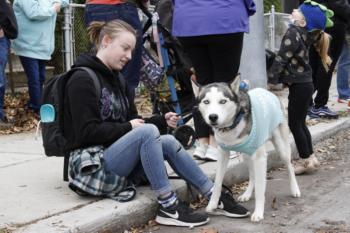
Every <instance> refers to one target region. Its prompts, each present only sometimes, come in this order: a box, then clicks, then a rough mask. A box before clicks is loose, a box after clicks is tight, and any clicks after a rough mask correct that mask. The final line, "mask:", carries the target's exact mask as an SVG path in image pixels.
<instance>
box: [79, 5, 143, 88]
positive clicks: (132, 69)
mask: <svg viewBox="0 0 350 233" xmlns="http://www.w3.org/2000/svg"><path fill="white" fill-rule="evenodd" d="M114 19H120V20H123V21H125V22H127V23H128V24H130V25H131V26H132V27H133V28H134V29H135V30H137V41H136V46H135V50H134V52H133V56H132V59H131V60H130V61H129V62H128V64H126V66H125V67H124V68H123V70H122V73H123V75H124V78H125V80H126V81H127V83H128V86H129V88H130V90H132V92H134V91H135V88H136V87H137V86H138V84H139V80H140V69H141V48H142V25H141V22H140V18H139V15H138V12H137V8H136V6H135V5H133V4H131V3H122V4H115V5H104V4H86V8H85V24H86V25H89V24H90V23H91V22H92V21H105V22H108V21H111V20H114Z"/></svg>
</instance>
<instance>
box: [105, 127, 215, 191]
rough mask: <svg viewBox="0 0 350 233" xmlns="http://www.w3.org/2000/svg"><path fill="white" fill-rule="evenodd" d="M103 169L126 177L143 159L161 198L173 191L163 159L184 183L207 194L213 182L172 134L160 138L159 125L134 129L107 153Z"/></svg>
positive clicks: (144, 166)
mask: <svg viewBox="0 0 350 233" xmlns="http://www.w3.org/2000/svg"><path fill="white" fill-rule="evenodd" d="M103 157H104V168H105V169H106V170H107V171H110V172H113V173H115V174H117V175H119V176H125V177H127V176H128V175H129V174H130V173H131V171H132V170H133V169H134V168H135V167H136V165H137V164H138V163H139V161H140V160H141V164H142V167H143V169H144V171H145V174H146V176H147V178H148V180H149V182H150V184H151V188H152V189H153V190H154V191H155V192H156V194H157V195H158V196H161V195H164V194H167V193H169V192H171V191H172V188H171V186H170V183H169V180H168V175H167V171H166V167H165V164H164V160H166V161H167V162H168V163H169V165H170V166H171V168H172V169H173V170H174V171H175V172H176V173H177V174H178V175H179V176H180V177H181V178H183V179H184V180H186V181H187V182H189V183H190V184H191V185H193V186H194V187H195V188H197V189H198V190H199V191H200V192H201V193H202V194H206V193H208V192H209V191H210V189H211V188H212V187H213V182H212V181H211V180H210V179H209V178H208V177H207V176H206V175H205V174H204V173H203V171H202V170H201V169H200V168H199V167H198V165H197V164H196V163H195V162H194V161H193V159H192V158H191V157H190V155H189V154H188V153H187V152H186V150H185V149H184V148H183V147H182V146H181V144H180V143H179V142H178V141H177V140H176V139H175V138H174V137H173V136H172V135H161V136H160V134H159V131H158V129H157V127H156V126H154V125H152V124H145V125H143V126H140V127H137V128H135V129H133V130H131V131H130V132H129V133H127V134H125V135H124V136H123V137H121V138H120V139H118V140H117V141H116V142H115V143H113V144H112V145H111V146H110V147H108V148H107V149H106V150H105V152H104V155H103Z"/></svg>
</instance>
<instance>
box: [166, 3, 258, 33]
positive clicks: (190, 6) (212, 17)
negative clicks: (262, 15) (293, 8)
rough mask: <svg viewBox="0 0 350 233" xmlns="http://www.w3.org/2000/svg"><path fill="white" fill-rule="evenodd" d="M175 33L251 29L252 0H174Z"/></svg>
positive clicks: (233, 31) (226, 31)
mask: <svg viewBox="0 0 350 233" xmlns="http://www.w3.org/2000/svg"><path fill="white" fill-rule="evenodd" d="M173 2H174V16H173V29H172V33H173V35H174V36H179V37H181V36H184V37H186V36H202V35H215V34H228V33H237V32H248V30H249V28H248V26H249V16H251V15H253V14H254V13H255V10H256V9H255V4H254V2H253V0H225V1H223V0H173Z"/></svg>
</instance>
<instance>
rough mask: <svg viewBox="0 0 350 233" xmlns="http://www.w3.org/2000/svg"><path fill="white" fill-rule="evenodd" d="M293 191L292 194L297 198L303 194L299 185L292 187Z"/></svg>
mask: <svg viewBox="0 0 350 233" xmlns="http://www.w3.org/2000/svg"><path fill="white" fill-rule="evenodd" d="M291 193H292V196H293V197H296V198H298V197H300V196H301V193H300V190H299V187H296V188H295V189H292V192H291Z"/></svg>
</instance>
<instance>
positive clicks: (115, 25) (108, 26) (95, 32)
mask: <svg viewBox="0 0 350 233" xmlns="http://www.w3.org/2000/svg"><path fill="white" fill-rule="evenodd" d="M87 31H88V36H89V39H90V42H91V43H92V44H94V45H95V46H96V48H97V50H98V49H99V48H100V46H101V41H102V38H103V37H104V36H105V35H107V36H109V37H110V38H111V39H114V38H116V37H117V36H118V35H119V34H120V33H121V32H130V33H131V34H133V35H134V36H135V37H136V34H137V32H136V30H135V29H134V28H133V27H132V26H130V25H129V24H128V23H126V22H124V21H122V20H119V19H116V20H112V21H109V22H103V21H93V22H91V23H90V25H89V27H88V29H87Z"/></svg>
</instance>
